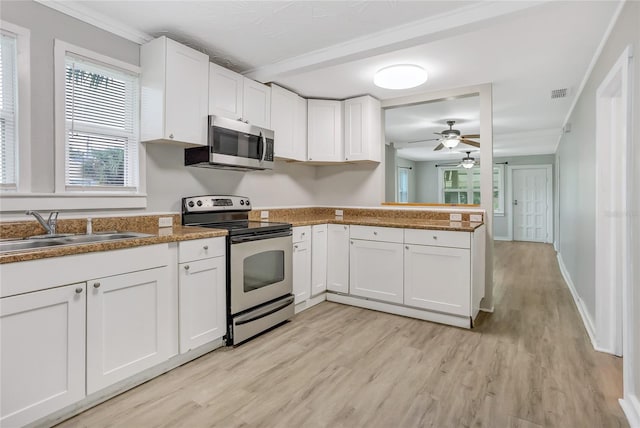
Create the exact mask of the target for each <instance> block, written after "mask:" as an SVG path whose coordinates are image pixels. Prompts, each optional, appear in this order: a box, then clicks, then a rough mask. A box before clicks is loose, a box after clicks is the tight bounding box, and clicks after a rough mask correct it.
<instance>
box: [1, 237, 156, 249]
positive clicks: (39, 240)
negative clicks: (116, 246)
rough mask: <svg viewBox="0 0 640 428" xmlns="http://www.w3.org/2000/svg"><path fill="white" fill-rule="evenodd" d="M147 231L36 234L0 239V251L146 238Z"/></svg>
mask: <svg viewBox="0 0 640 428" xmlns="http://www.w3.org/2000/svg"><path fill="white" fill-rule="evenodd" d="M150 236H153V235H150V234H148V233H138V232H109V233H95V234H91V235H55V236H49V237H47V236H37V237H31V238H26V239H20V240H15V241H0V253H8V252H12V251H25V250H36V249H41V248H48V247H60V246H66V245H81V244H93V243H97V242H108V241H120V240H123V239H137V238H148V237H150Z"/></svg>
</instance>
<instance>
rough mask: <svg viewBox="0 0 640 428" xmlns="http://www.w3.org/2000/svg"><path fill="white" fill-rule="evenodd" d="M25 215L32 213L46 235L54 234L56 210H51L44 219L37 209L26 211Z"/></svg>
mask: <svg viewBox="0 0 640 428" xmlns="http://www.w3.org/2000/svg"><path fill="white" fill-rule="evenodd" d="M25 214H26V215H32V216H34V217H35V218H36V220H38V223H40V224H41V225H42V227H44V230H46V231H47V234H48V235H54V234H55V233H56V223H57V222H58V211H52V212H50V213H49V218H47V220H45V219H44V218H42V216H41V215H40V213H38V212H37V211H27V212H26V213H25Z"/></svg>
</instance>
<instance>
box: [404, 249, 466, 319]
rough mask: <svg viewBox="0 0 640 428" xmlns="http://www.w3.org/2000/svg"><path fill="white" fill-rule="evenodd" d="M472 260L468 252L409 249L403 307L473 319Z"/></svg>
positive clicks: (407, 250) (406, 255) (406, 261)
mask: <svg viewBox="0 0 640 428" xmlns="http://www.w3.org/2000/svg"><path fill="white" fill-rule="evenodd" d="M470 259H471V252H470V250H468V249H463V248H449V247H434V246H427V245H406V246H405V257H404V304H405V305H408V306H415V307H418V308H424V309H431V310H434V311H439V312H444V313H449V314H455V315H462V316H469V315H471V260H470Z"/></svg>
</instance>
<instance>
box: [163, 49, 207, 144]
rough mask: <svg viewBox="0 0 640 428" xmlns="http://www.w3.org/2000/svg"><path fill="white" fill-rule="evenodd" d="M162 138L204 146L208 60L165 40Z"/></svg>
mask: <svg viewBox="0 0 640 428" xmlns="http://www.w3.org/2000/svg"><path fill="white" fill-rule="evenodd" d="M166 85H167V86H166V91H167V92H166V100H165V105H166V123H165V126H166V128H165V137H167V138H169V139H171V140H174V141H181V142H186V143H192V144H199V145H203V146H206V145H207V116H208V114H207V113H208V98H209V97H208V91H207V89H208V87H209V57H208V56H207V55H205V54H203V53H202V52H198V51H196V50H194V49H191V48H189V47H187V46H184V45H181V44H180V43H176V42H174V41H173V40H169V39H167V82H166Z"/></svg>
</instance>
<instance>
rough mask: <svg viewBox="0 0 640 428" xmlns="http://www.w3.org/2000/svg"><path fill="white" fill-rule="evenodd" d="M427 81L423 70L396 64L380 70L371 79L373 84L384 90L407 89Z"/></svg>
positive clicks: (413, 66)
mask: <svg viewBox="0 0 640 428" xmlns="http://www.w3.org/2000/svg"><path fill="white" fill-rule="evenodd" d="M426 81H427V72H426V71H425V69H424V68H422V67H420V66H418V65H414V64H398V65H391V66H389V67H385V68H381V69H380V70H378V71H377V72H376V74H375V76H374V77H373V83H374V84H375V85H376V86H378V87H380V88H384V89H409V88H415V87H416V86H420V85H422V84H423V83H424V82H426Z"/></svg>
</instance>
